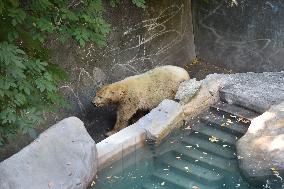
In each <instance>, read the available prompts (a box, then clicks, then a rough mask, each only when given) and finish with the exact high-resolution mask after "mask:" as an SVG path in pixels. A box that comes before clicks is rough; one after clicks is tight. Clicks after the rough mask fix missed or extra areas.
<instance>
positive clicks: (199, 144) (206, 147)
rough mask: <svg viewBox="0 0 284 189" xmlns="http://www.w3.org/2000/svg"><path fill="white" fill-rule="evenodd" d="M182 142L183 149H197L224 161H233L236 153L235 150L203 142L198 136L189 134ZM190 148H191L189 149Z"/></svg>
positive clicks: (206, 141)
mask: <svg viewBox="0 0 284 189" xmlns="http://www.w3.org/2000/svg"><path fill="white" fill-rule="evenodd" d="M182 142H183V143H184V145H185V148H187V149H191V148H197V149H200V150H202V151H204V152H207V153H212V154H215V155H217V156H220V157H223V158H226V159H235V158H236V152H235V149H232V148H230V147H229V146H226V145H225V146H222V145H218V144H215V143H212V142H210V141H209V140H204V138H203V139H202V138H199V137H198V135H195V134H191V135H189V136H187V137H184V138H183V140H182ZM190 146H191V147H190Z"/></svg>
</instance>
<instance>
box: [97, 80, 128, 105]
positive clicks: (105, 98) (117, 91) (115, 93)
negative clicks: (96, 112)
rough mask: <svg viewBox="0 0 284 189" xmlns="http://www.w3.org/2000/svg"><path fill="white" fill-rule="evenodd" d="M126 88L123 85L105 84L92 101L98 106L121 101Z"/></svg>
mask: <svg viewBox="0 0 284 189" xmlns="http://www.w3.org/2000/svg"><path fill="white" fill-rule="evenodd" d="M124 93H125V90H124V87H123V86H121V85H115V84H110V85H105V86H103V87H102V88H101V89H99V90H98V91H97V93H96V96H95V97H94V98H93V100H92V103H94V104H95V105H96V106H98V107H100V106H105V105H108V104H114V103H117V102H119V101H120V100H121V99H122V98H123V96H124Z"/></svg>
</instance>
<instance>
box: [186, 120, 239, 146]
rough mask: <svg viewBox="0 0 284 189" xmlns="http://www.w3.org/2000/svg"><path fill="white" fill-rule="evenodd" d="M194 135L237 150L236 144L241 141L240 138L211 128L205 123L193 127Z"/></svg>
mask: <svg viewBox="0 0 284 189" xmlns="http://www.w3.org/2000/svg"><path fill="white" fill-rule="evenodd" d="M191 129H192V130H193V133H195V134H197V135H200V137H202V138H204V139H206V140H209V141H211V142H213V143H217V144H219V145H229V147H232V148H235V144H236V142H237V140H238V139H239V137H238V136H235V135H233V134H230V133H228V132H225V131H222V130H220V129H216V128H214V127H210V126H208V125H206V124H204V123H199V124H195V125H192V126H191Z"/></svg>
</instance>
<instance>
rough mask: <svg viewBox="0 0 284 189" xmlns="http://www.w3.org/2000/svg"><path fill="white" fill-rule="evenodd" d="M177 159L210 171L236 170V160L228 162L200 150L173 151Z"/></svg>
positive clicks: (181, 148) (179, 149) (180, 149)
mask: <svg viewBox="0 0 284 189" xmlns="http://www.w3.org/2000/svg"><path fill="white" fill-rule="evenodd" d="M174 153H175V155H176V158H177V159H181V160H186V161H189V162H192V163H195V164H198V165H200V166H203V167H207V168H208V169H210V170H212V171H220V174H222V171H229V172H232V171H235V169H236V168H237V160H229V159H225V158H222V157H219V156H217V155H214V154H211V153H207V152H204V151H202V150H201V149H191V150H188V149H186V148H184V147H183V146H182V147H180V148H178V149H176V150H174Z"/></svg>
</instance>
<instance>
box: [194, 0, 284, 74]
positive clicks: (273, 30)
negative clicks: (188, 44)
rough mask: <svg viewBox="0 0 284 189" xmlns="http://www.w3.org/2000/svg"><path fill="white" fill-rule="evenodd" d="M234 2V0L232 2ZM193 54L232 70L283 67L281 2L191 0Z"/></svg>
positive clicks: (259, 70)
mask: <svg viewBox="0 0 284 189" xmlns="http://www.w3.org/2000/svg"><path fill="white" fill-rule="evenodd" d="M232 2H235V3H232ZM193 21H194V34H195V45H196V54H197V56H198V57H200V58H202V59H205V60H206V61H207V62H210V64H211V63H212V64H215V65H217V66H221V67H222V66H224V67H226V68H227V69H232V70H233V71H235V72H248V71H252V72H264V71H282V70H284V63H283V58H284V25H283V21H284V2H283V1H281V0H242V1H241V0H234V1H231V0H229V1H223V0H213V1H203V0H202V1H200V0H193Z"/></svg>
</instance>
